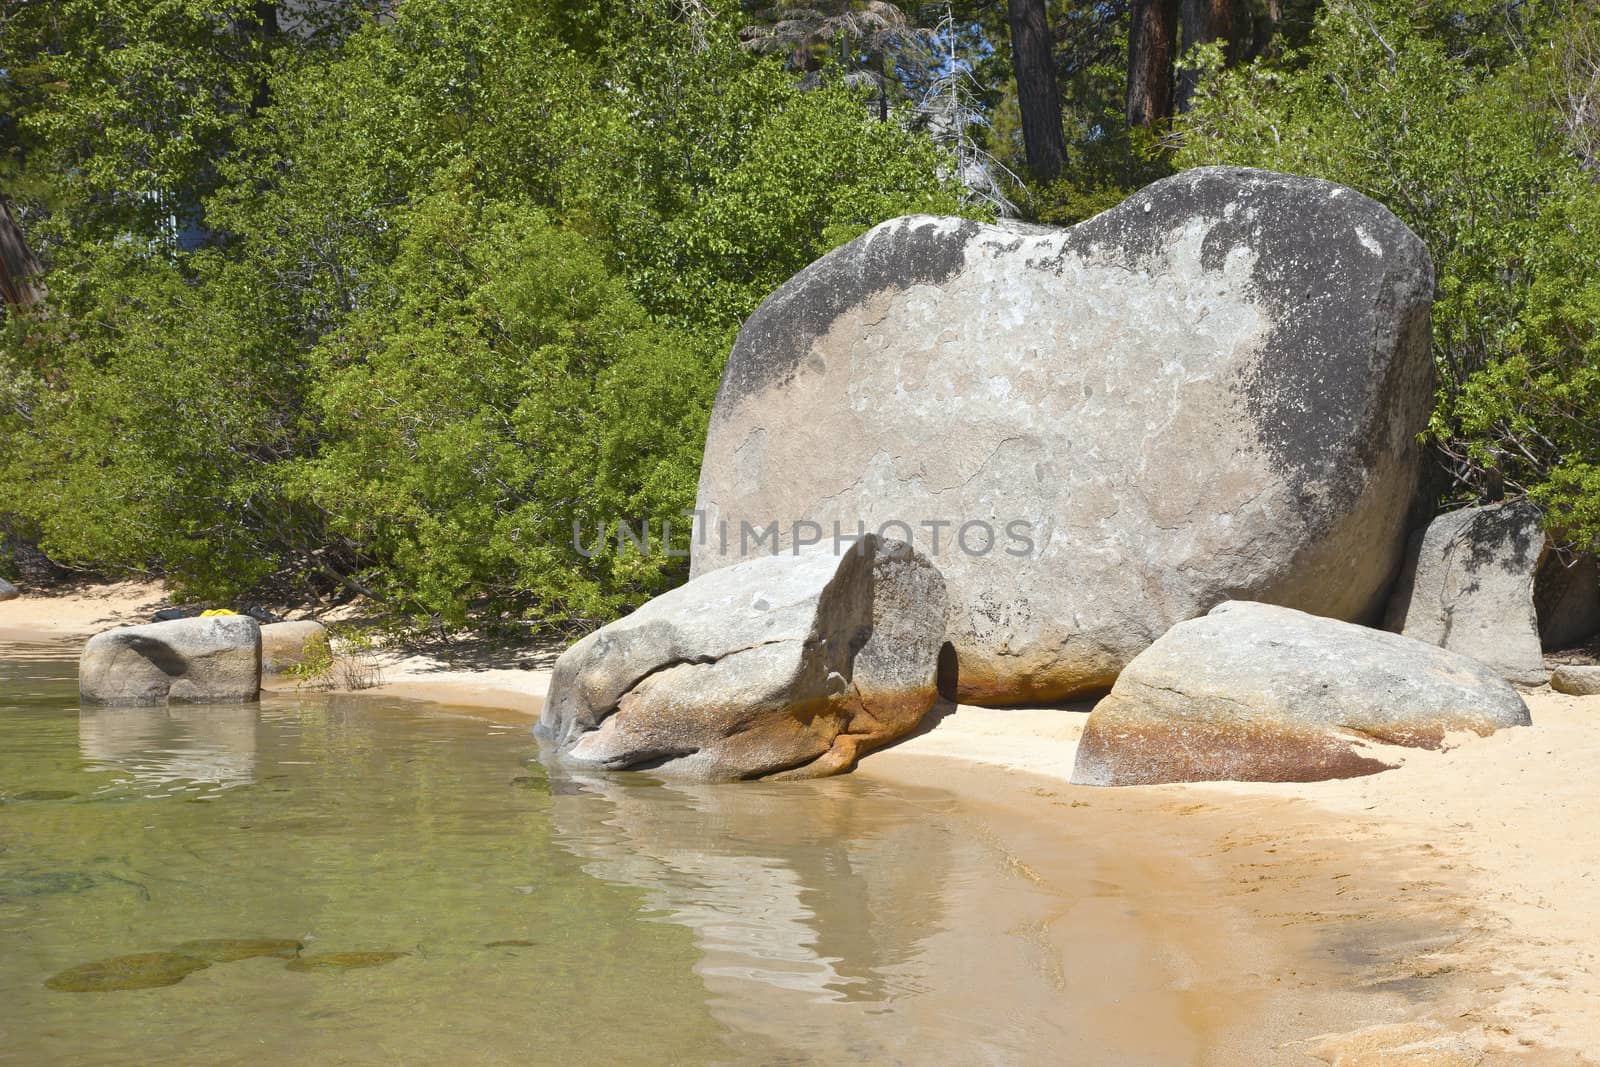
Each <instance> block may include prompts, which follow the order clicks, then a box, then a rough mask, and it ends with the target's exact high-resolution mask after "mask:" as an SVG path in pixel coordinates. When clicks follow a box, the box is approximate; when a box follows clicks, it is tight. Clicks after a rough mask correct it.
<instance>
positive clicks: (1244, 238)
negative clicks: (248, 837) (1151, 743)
mask: <svg viewBox="0 0 1600 1067" xmlns="http://www.w3.org/2000/svg"><path fill="white" fill-rule="evenodd" d="M1432 292H1433V271H1432V267H1431V264H1430V262H1429V259H1428V255H1427V252H1426V250H1425V248H1424V247H1423V244H1422V242H1421V241H1420V240H1419V239H1418V238H1417V237H1416V235H1414V234H1413V233H1411V231H1410V230H1408V229H1407V228H1406V227H1405V226H1404V225H1403V224H1402V223H1401V222H1400V221H1399V220H1398V219H1396V218H1395V217H1394V216H1393V215H1392V214H1390V213H1389V212H1388V211H1387V210H1386V209H1384V208H1383V207H1381V206H1380V205H1378V204H1376V203H1374V202H1373V201H1371V200H1369V199H1367V198H1366V197H1364V196H1361V195H1360V194H1358V193H1355V192H1353V191H1351V190H1350V189H1346V188H1343V187H1340V186H1337V185H1332V184H1329V183H1326V182H1321V181H1314V180H1310V179H1304V178H1295V177H1288V176H1285V175H1280V174H1272V173H1268V172H1264V171H1251V170H1240V169H1231V168H1205V169H1200V170H1194V171H1189V172H1186V173H1184V174H1180V175H1178V176H1176V177H1173V178H1169V179H1167V180H1165V181H1161V182H1158V183H1156V184H1154V185H1152V186H1150V187H1149V188H1147V189H1145V190H1143V191H1141V192H1140V193H1138V194H1136V195H1134V196H1133V197H1130V198H1129V199H1128V200H1127V201H1126V202H1125V203H1123V204H1122V205H1120V206H1119V207H1117V208H1114V209H1113V210H1111V211H1108V212H1106V213H1105V214H1102V215H1100V216H1098V217H1096V218H1094V219H1091V220H1089V221H1087V222H1084V223H1082V224H1081V225H1078V226H1075V227H1073V228H1071V229H1068V230H1051V229H1043V228H1039V227H1024V226H1014V225H1011V226H990V225H983V224H980V223H976V222H968V221H962V220H959V219H948V218H932V217H926V216H920V217H910V218H902V219H896V220H893V221H890V222H886V223H884V224H882V225H881V226H878V227H877V228H875V229H873V230H872V231H871V232H869V233H867V234H865V235H864V236H862V237H860V238H859V239H857V240H855V241H853V242H851V243H849V244H847V245H845V246H843V247H841V248H839V249H837V250H835V251H834V252H832V253H830V254H828V255H827V256H824V257H823V258H822V259H820V260H818V261H817V262H816V263H814V264H812V265H811V266H810V267H808V268H806V269H805V270H804V271H802V272H801V273H799V274H798V275H796V276H795V277H794V278H792V279H791V280H789V281H788V282H786V283H785V284H784V285H783V286H782V287H780V288H779V289H778V290H777V291H776V292H775V293H773V294H772V296H771V297H769V298H768V299H767V301H766V302H765V303H763V304H762V305H761V307H760V308H759V309H757V311H756V312H755V314H754V315H752V316H751V318H750V320H749V321H748V322H746V323H745V325H744V328H743V329H742V330H741V331H740V334H739V338H738V341H737V343H736V344H735V345H734V349H733V352H732V355H731V356H730V358H729V362H728V366H727V370H726V373H725V374H724V377H723V381H722V386H721V391H720V393H719V394H718V397H717V402H716V407H715V410H714V412H713V415H712V419H711V426H710V433H709V437H708V439H707V443H706V451H705V461H704V465H703V466H702V468H701V474H700V486H699V502H698V507H699V509H700V512H701V520H700V530H699V536H698V537H697V539H696V543H695V545H694V547H693V560H692V563H693V573H694V574H695V575H697V576H699V575H707V574H710V573H713V572H714V571H716V570H717V569H718V568H720V567H724V566H727V565H730V564H732V563H735V562H737V561H738V560H739V559H741V558H748V557H749V556H753V555H759V554H763V553H768V552H771V551H772V547H771V544H772V540H780V541H781V542H782V544H783V545H784V546H788V545H789V544H790V543H792V542H793V541H795V540H800V541H809V540H812V539H814V538H818V537H820V538H821V539H822V540H823V541H825V542H826V541H831V540H832V537H833V535H834V530H835V524H838V529H839V530H840V531H841V532H843V533H844V534H846V535H849V534H853V533H854V532H855V531H856V530H857V529H858V523H864V524H865V526H866V528H867V529H869V530H881V531H882V532H884V533H885V534H887V535H888V536H893V537H897V538H900V539H906V538H908V537H911V536H913V535H914V538H915V543H916V545H917V547H918V548H919V549H920V550H922V551H923V552H925V553H926V554H927V555H928V557H929V558H930V559H931V560H932V561H933V562H934V564H935V565H936V566H938V567H939V568H940V570H941V571H942V572H943V574H944V575H945V578H946V580H947V582H948V585H949V590H950V620H949V631H950V640H951V642H952V643H953V645H954V648H955V650H956V653H957V659H958V661H959V681H958V692H959V693H960V695H961V697H962V698H963V699H966V700H969V701H974V702H978V703H990V704H995V703H1013V702H1020V701H1032V700H1054V699H1060V698H1064V697H1069V696H1072V695H1074V694H1078V693H1082V692H1090V691H1095V690H1099V689H1104V688H1105V687H1107V686H1109V685H1110V684H1111V683H1112V681H1113V680H1115V678H1116V676H1117V673H1118V672H1119V671H1120V670H1121V669H1122V668H1123V666H1124V665H1125V664H1126V663H1127V662H1128V661H1129V660H1130V659H1132V658H1133V657H1134V656H1135V655H1137V654H1138V653H1139V652H1140V651H1142V650H1143V649H1144V648H1146V647H1148V646H1149V644H1150V643H1151V642H1152V641H1154V640H1155V639H1156V638H1157V637H1159V636H1160V635H1161V634H1163V633H1165V632H1166V630H1167V629H1168V628H1169V627H1171V626H1172V625H1173V624H1174V623H1177V622H1181V621H1183V620H1184V619H1189V618H1194V617H1196V616H1199V615H1203V614H1204V613H1205V612H1206V611H1207V610H1209V609H1210V608H1211V607H1213V606H1214V605H1216V604H1217V603H1219V602H1221V601H1223V600H1227V599H1230V598H1234V599H1239V598H1249V599H1254V600H1263V601H1271V602H1274V603H1281V604H1287V605H1291V606H1295V607H1300V608H1305V609H1308V610H1313V611H1316V612H1318V613H1321V614H1326V615H1332V616H1338V617H1340V618H1346V619H1369V618H1376V617H1378V616H1380V615H1381V613H1382V609H1383V597H1384V595H1385V593H1386V591H1387V589H1388V587H1389V585H1390V583H1391V581H1392V580H1393V576H1394V574H1395V573H1396V571H1397V570H1398V568H1399V565H1400V562H1401V557H1402V555H1403V552H1404V547H1405V544H1404V542H1405V522H1406V515H1407V510H1408V507H1409V504H1410V501H1411V498H1412V496H1413V493H1414V488H1415V484H1416V480H1417V476H1418V470H1419V451H1418V446H1417V443H1416V437H1417V433H1418V431H1419V430H1421V429H1422V427H1423V425H1424V423H1425V420H1426V417H1427V413H1428V410H1429V407H1430V405H1431V403H1432V398H1433V386H1432V380H1433V379H1432V374H1433V370H1432V363H1431V359H1430V356H1429V353H1428V311H1429V306H1430V301H1431V299H1432ZM892 521H898V522H900V523H904V524H907V527H909V529H908V528H907V527H902V526H895V525H888V526H885V525H884V524H886V523H891V522H892ZM808 522H814V523H816V524H817V526H816V527H812V526H810V525H807V523H808ZM797 523H798V524H799V525H798V528H797V526H796V524H797ZM941 523H942V524H943V525H942V526H940V525H937V524H941ZM968 523H987V524H988V530H990V531H992V538H993V542H992V545H990V544H989V535H988V534H986V533H985V528H984V527H983V526H977V525H974V526H967V525H966V524H968ZM1013 523H1015V524H1018V525H1016V526H1012V525H1011V524H1013ZM744 524H749V529H750V532H749V533H747V532H746V530H745V525H744ZM773 524H776V530H775V531H774V535H773V538H772V540H769V541H765V542H760V541H757V540H756V539H755V536H754V532H756V531H759V532H766V531H767V530H768V529H769V528H770V527H771V526H772V525H773ZM1008 527H1009V529H1008ZM742 534H743V535H744V536H741V535H742ZM963 543H964V546H965V547H963ZM985 549H987V551H985Z"/></svg>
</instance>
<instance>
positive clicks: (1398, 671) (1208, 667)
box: [1072, 603, 1529, 785]
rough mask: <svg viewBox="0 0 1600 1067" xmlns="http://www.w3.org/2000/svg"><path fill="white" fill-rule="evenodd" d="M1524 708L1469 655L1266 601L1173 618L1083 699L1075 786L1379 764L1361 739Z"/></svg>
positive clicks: (1322, 772) (1350, 769)
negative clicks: (1098, 693) (1101, 689)
mask: <svg viewBox="0 0 1600 1067" xmlns="http://www.w3.org/2000/svg"><path fill="white" fill-rule="evenodd" d="M1528 721H1529V719H1528V708H1527V705H1526V704H1524V703H1523V702H1522V698H1521V697H1520V696H1518V695H1517V691H1516V690H1515V689H1513V688H1511V686H1510V685H1508V684H1507V683H1506V682H1505V681H1504V680H1503V679H1501V678H1500V677H1499V676H1498V675H1497V674H1495V672H1494V671H1492V670H1490V669H1489V668H1488V667H1486V666H1484V665H1483V664H1481V663H1479V662H1478V661H1476V660H1474V659H1470V658H1468V657H1466V656H1462V655H1458V654H1456V653H1454V652H1448V651H1446V650H1444V649H1441V648H1436V647H1434V646H1432V645H1425V644H1423V643H1421V642H1419V641H1413V640H1411V639H1410V638H1406V637H1400V636H1398V635H1396V634H1392V633H1386V632H1384V631H1382V630H1372V629H1368V628H1366V627H1364V626H1355V625H1352V624H1350V623H1345V622H1339V621H1337V620H1334V619H1324V618H1319V617H1317V616H1315V615H1307V614H1305V613H1304V612H1299V611H1293V610H1291V609H1289V608H1281V607H1274V606H1272V605H1268V604H1250V603H1227V604H1221V605H1219V606H1218V607H1217V608H1215V609H1214V610H1213V611H1212V612H1211V613H1210V614H1209V615H1207V616H1206V617H1205V618H1203V619H1194V620H1192V621H1190V622H1185V623H1180V624H1179V625H1177V626H1174V627H1173V628H1172V629H1171V630H1170V631H1169V632H1168V633H1167V634H1165V635H1164V636H1163V637H1162V638H1161V639H1160V640H1159V641H1157V642H1156V643H1155V644H1153V645H1151V646H1150V648H1149V649H1147V650H1146V651H1145V652H1143V653H1141V654H1140V655H1139V656H1138V657H1137V658H1136V659H1135V660H1134V661H1133V662H1132V663H1130V664H1129V665H1128V669H1127V670H1125V671H1123V672H1122V677H1120V678H1118V679H1117V684H1116V686H1115V688H1113V689H1112V690H1111V693H1110V695H1109V696H1107V697H1106V698H1105V699H1103V700H1101V701H1100V702H1099V703H1098V704H1096V705H1095V708H1094V710H1093V711H1092V712H1090V713H1089V720H1088V722H1087V723H1086V725H1085V727H1084V732H1083V739H1082V741H1080V742H1079V745H1078V758H1077V763H1076V765H1075V766H1074V767H1073V771H1072V780H1073V781H1074V782H1076V783H1078V784H1079V785H1142V784H1151V783H1156V782H1196V781H1267V782H1309V781H1320V780H1322V779H1325V778H1350V777H1355V776H1358V775H1363V774H1372V773H1375V772H1377V771H1382V770H1386V769H1388V767H1389V766H1390V764H1389V763H1386V762H1384V761H1383V760H1380V759H1377V758H1375V755H1374V754H1373V753H1371V752H1370V751H1363V749H1364V747H1365V746H1366V744H1367V743H1369V742H1378V743H1381V744H1388V745H1406V746H1410V747H1416V748H1434V747H1437V746H1438V745H1439V744H1440V743H1441V742H1442V741H1443V740H1444V738H1445V735H1446V734H1448V733H1452V732H1456V731H1471V732H1472V733H1476V734H1480V735H1482V734H1489V733H1492V732H1493V731H1495V730H1498V729H1500V728H1502V727H1506V726H1526V725H1527V724H1528Z"/></svg>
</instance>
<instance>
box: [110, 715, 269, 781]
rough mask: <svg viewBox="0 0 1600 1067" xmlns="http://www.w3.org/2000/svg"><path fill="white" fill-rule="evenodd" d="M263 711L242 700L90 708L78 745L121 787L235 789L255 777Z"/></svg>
mask: <svg viewBox="0 0 1600 1067" xmlns="http://www.w3.org/2000/svg"><path fill="white" fill-rule="evenodd" d="M259 715H260V713H259V711H258V710H257V709H256V708H254V707H248V706H246V707H240V706H237V705H232V706H230V705H218V706H208V705H193V706H184V707H178V706H174V707H157V708H84V709H82V710H81V711H79V712H78V751H79V754H80V755H81V756H82V757H83V760H84V762H85V763H86V764H88V765H89V768H90V769H94V770H104V771H111V772H113V773H115V774H116V775H117V778H116V782H115V784H116V785H118V786H123V787H126V786H134V787H137V788H139V789H140V790H141V791H146V792H148V791H150V790H151V789H152V787H154V788H156V789H159V790H161V791H162V792H176V791H182V790H184V789H187V788H192V787H199V788H200V790H201V791H209V790H212V789H231V788H234V787H236V786H241V785H249V784H250V783H251V782H253V781H255V768H256V728H257V724H258V721H259Z"/></svg>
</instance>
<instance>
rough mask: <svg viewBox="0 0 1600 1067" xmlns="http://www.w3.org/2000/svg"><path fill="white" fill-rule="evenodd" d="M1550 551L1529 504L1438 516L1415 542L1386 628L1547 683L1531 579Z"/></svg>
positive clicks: (1514, 677)
mask: <svg viewBox="0 0 1600 1067" xmlns="http://www.w3.org/2000/svg"><path fill="white" fill-rule="evenodd" d="M1544 547H1545V534H1544V523H1543V517H1542V516H1541V514H1540V512H1539V509H1538V508H1537V507H1536V506H1534V505H1533V504H1530V503H1528V502H1526V501H1507V502H1506V503H1503V504H1490V505H1488V506H1486V507H1477V508H1462V509H1461V510H1459V511H1452V512H1448V513H1447V514H1444V515H1440V516H1439V517H1438V518H1436V519H1434V520H1433V521H1432V522H1431V523H1429V524H1428V527H1427V529H1425V530H1423V531H1422V533H1421V534H1420V535H1419V536H1417V537H1415V538H1413V540H1412V547H1411V550H1410V552H1409V554H1408V558H1407V560H1406V568H1405V570H1404V572H1403V573H1402V574H1401V578H1400V582H1399V584H1398V585H1397V586H1396V588H1395V593H1394V598H1393V599H1392V600H1391V602H1390V605H1389V614H1388V618H1387V620H1386V621H1385V626H1386V628H1388V629H1390V630H1393V631H1394V632H1395V633H1400V634H1404V635H1405V636H1407V637H1410V638H1415V639H1416V640H1418V641H1426V642H1427V643H1428V644H1430V645H1438V646H1439V647H1440V648H1447V649H1450V650H1451V651H1452V652H1460V653H1462V654H1463V655H1467V656H1471V657H1472V658H1473V659H1476V660H1479V661H1481V662H1483V663H1486V664H1488V665H1489V666H1490V667H1492V668H1494V669H1495V671H1497V672H1498V673H1499V674H1500V676H1501V677H1503V678H1506V679H1508V680H1510V681H1513V682H1518V683H1521V684H1523V685H1543V684H1544V683H1545V681H1546V680H1547V679H1548V678H1549V677H1550V676H1549V674H1548V673H1546V671H1545V669H1544V651H1543V646H1542V644H1541V643H1540V640H1539V618H1538V615H1537V613H1536V611H1535V609H1534V604H1533V578H1534V572H1535V570H1536V569H1537V567H1538V565H1539V559H1540V557H1541V556H1542V555H1543V553H1544Z"/></svg>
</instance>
